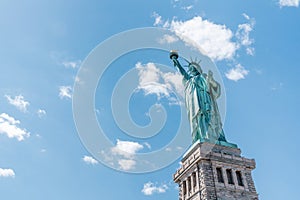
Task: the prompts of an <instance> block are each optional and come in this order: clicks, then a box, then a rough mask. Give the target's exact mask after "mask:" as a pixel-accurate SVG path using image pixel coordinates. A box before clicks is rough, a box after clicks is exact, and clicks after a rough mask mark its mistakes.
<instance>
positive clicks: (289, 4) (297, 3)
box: [279, 0, 300, 7]
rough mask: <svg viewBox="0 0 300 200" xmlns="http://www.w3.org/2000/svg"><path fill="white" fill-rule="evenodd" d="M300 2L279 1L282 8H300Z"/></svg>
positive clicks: (296, 0)
mask: <svg viewBox="0 0 300 200" xmlns="http://www.w3.org/2000/svg"><path fill="white" fill-rule="evenodd" d="M299 2H300V0H279V6H280V7H284V6H287V7H298V6H299Z"/></svg>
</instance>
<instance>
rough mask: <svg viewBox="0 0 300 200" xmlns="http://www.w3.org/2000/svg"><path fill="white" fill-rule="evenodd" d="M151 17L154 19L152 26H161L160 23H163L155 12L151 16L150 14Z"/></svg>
mask: <svg viewBox="0 0 300 200" xmlns="http://www.w3.org/2000/svg"><path fill="white" fill-rule="evenodd" d="M152 17H154V19H155V20H154V24H153V25H154V26H157V25H161V24H162V23H163V21H162V17H161V16H160V15H159V14H157V13H156V12H154V13H153V14H152Z"/></svg>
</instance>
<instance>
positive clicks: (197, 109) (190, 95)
mask: <svg viewBox="0 0 300 200" xmlns="http://www.w3.org/2000/svg"><path fill="white" fill-rule="evenodd" d="M183 83H184V85H185V104H186V108H187V112H188V118H189V121H190V127H191V132H192V138H193V142H195V141H197V140H198V139H200V141H207V140H209V133H208V130H209V123H210V120H211V110H212V100H211V97H210V94H209V88H208V85H207V83H206V74H198V75H196V76H190V77H189V78H188V79H184V81H183Z"/></svg>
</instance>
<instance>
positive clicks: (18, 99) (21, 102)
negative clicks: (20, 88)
mask: <svg viewBox="0 0 300 200" xmlns="http://www.w3.org/2000/svg"><path fill="white" fill-rule="evenodd" d="M5 97H6V99H7V101H8V103H10V104H11V105H13V106H15V107H16V108H17V109H19V110H20V111H22V112H27V107H28V106H29V105H30V103H29V102H28V101H25V99H24V96H22V95H18V96H15V97H11V96H10V95H5Z"/></svg>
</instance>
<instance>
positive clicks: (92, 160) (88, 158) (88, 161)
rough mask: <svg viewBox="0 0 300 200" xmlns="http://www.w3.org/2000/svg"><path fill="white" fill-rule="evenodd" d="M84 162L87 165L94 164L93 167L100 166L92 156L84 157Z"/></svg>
mask: <svg viewBox="0 0 300 200" xmlns="http://www.w3.org/2000/svg"><path fill="white" fill-rule="evenodd" d="M82 160H83V161H84V162H85V163H87V164H92V165H95V164H98V161H97V160H96V159H94V158H93V157H91V156H84V157H83V158H82Z"/></svg>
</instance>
